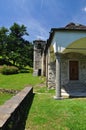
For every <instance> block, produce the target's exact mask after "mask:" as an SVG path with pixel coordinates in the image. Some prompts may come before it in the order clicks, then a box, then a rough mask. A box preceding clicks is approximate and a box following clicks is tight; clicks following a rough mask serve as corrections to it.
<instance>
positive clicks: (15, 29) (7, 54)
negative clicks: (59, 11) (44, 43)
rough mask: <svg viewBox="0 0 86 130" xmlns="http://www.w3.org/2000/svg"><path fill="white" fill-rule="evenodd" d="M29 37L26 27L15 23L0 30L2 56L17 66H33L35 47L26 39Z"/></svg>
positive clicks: (0, 53) (0, 52) (0, 51)
mask: <svg viewBox="0 0 86 130" xmlns="http://www.w3.org/2000/svg"><path fill="white" fill-rule="evenodd" d="M25 35H29V34H28V32H27V30H26V27H25V26H24V25H19V24H17V23H14V24H13V25H12V26H11V27H10V29H9V30H8V29H7V28H5V27H2V28H1V29H0V56H1V57H2V58H4V59H7V60H9V61H10V62H11V63H12V64H14V65H17V66H19V67H20V66H21V67H22V66H23V67H24V66H27V65H30V66H32V63H33V62H32V60H33V45H32V44H31V43H30V42H29V41H26V40H25V39H24V36H25Z"/></svg>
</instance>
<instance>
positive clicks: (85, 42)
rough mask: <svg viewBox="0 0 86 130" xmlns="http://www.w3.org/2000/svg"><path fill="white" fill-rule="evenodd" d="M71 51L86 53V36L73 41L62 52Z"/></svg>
mask: <svg viewBox="0 0 86 130" xmlns="http://www.w3.org/2000/svg"><path fill="white" fill-rule="evenodd" d="M70 52H74V53H80V54H84V55H86V37H84V38H80V39H78V40H76V41H74V42H72V43H71V44H69V45H68V46H67V47H66V48H65V49H64V51H63V52H62V53H63V54H65V53H70Z"/></svg>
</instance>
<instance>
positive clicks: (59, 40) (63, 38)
mask: <svg viewBox="0 0 86 130" xmlns="http://www.w3.org/2000/svg"><path fill="white" fill-rule="evenodd" d="M84 37H86V32H85V31H68V30H65V31H56V32H55V34H54V37H53V39H52V43H51V44H52V45H53V47H54V50H55V51H56V52H61V51H62V50H64V48H66V47H67V46H68V45H69V44H71V43H72V42H74V41H76V40H78V39H80V38H84Z"/></svg>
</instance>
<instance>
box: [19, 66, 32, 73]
mask: <svg viewBox="0 0 86 130" xmlns="http://www.w3.org/2000/svg"><path fill="white" fill-rule="evenodd" d="M19 72H20V73H33V68H31V67H29V66H28V67H27V68H21V69H20V70H19Z"/></svg>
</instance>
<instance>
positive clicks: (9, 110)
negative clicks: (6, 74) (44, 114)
mask: <svg viewBox="0 0 86 130" xmlns="http://www.w3.org/2000/svg"><path fill="white" fill-rule="evenodd" d="M32 98H33V89H32V87H26V88H25V89H24V90H22V91H21V92H19V93H18V94H17V95H15V96H14V97H12V98H11V99H10V100H8V101H7V102H6V103H5V104H3V105H2V106H0V130H19V129H20V130H23V129H24V127H25V122H26V118H27V115H28V112H29V109H30V106H31V103H32Z"/></svg>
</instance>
